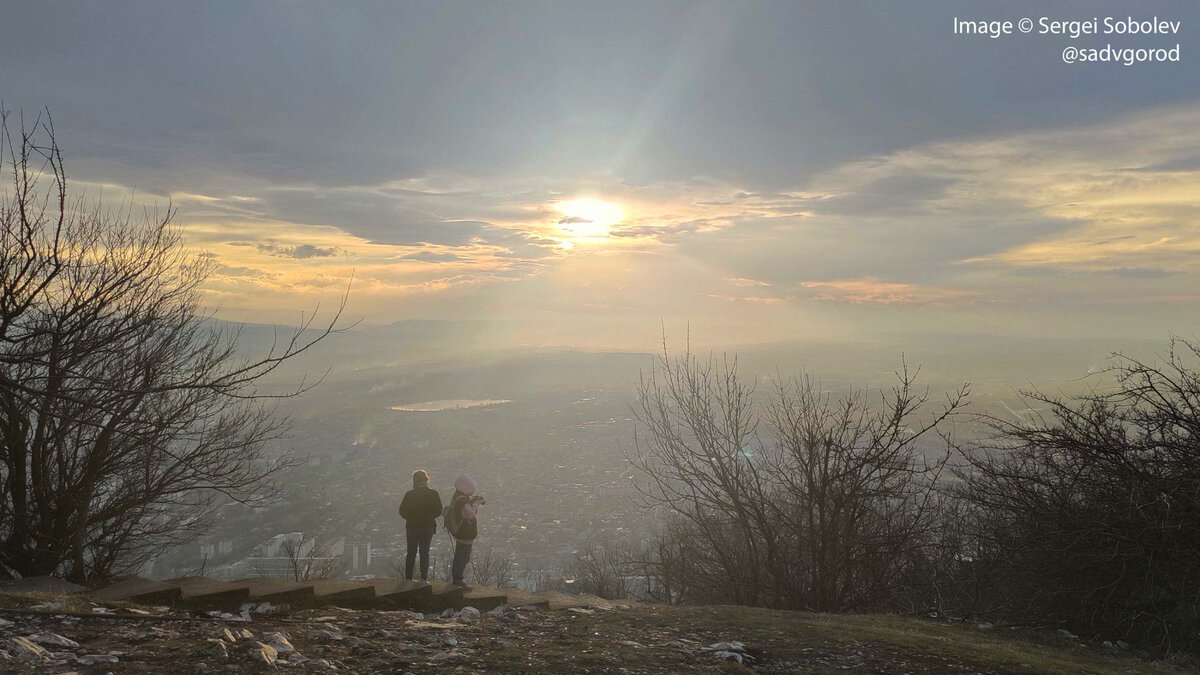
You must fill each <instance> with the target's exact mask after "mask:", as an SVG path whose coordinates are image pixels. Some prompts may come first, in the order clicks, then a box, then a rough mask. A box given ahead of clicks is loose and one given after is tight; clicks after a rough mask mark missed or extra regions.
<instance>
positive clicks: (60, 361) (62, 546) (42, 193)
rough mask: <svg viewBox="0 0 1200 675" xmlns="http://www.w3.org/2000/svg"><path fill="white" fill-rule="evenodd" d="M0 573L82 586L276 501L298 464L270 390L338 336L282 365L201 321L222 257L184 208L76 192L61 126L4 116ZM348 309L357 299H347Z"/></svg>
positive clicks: (279, 357)
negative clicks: (232, 512) (290, 367)
mask: <svg viewBox="0 0 1200 675" xmlns="http://www.w3.org/2000/svg"><path fill="white" fill-rule="evenodd" d="M0 156H2V158H0V162H2V163H0V167H2V169H3V171H4V173H5V174H7V175H9V177H10V179H11V187H10V190H11V191H6V194H5V195H4V199H3V203H2V204H0V240H2V241H0V244H2V247H0V482H2V483H3V487H4V494H3V497H2V498H0V574H3V575H7V576H31V575H39V574H61V575H64V576H66V577H68V578H70V579H73V580H77V581H87V580H92V579H98V578H104V577H107V576H109V575H111V574H113V573H115V572H118V571H121V570H127V569H136V568H137V567H138V566H139V565H140V564H141V563H142V562H143V561H145V560H146V559H148V558H149V557H150V556H152V555H154V554H156V553H157V552H159V551H161V550H163V549H164V548H165V547H167V546H170V545H172V544H176V543H181V542H184V541H188V540H190V539H192V538H194V537H195V536H196V535H197V534H198V533H199V532H201V531H203V530H204V529H205V528H206V527H207V525H208V524H209V522H210V519H211V516H212V515H213V512H214V508H215V506H216V505H217V503H218V497H220V496H222V495H224V498H230V499H235V500H238V501H242V502H245V503H260V502H263V501H264V500H267V499H269V498H271V497H272V496H273V490H274V487H273V485H272V482H271V477H272V476H273V475H274V474H275V473H276V472H277V471H279V470H280V469H282V468H283V467H285V466H288V464H289V458H288V456H287V455H286V454H282V453H280V454H271V453H268V451H267V448H268V445H269V444H270V443H271V442H272V441H275V440H277V439H278V438H280V436H281V435H282V434H283V432H284V430H285V425H284V421H283V420H282V419H280V418H278V417H276V416H275V415H274V414H273V410H272V409H271V408H270V407H269V406H268V405H267V401H266V399H268V398H273V397H281V396H292V395H296V394H298V393H300V392H302V391H304V390H306V389H307V388H308V387H310V386H311V384H310V383H305V382H301V383H300V384H299V385H298V386H297V387H296V388H294V389H290V390H287V391H285V392H283V393H272V394H266V393H264V392H262V391H260V390H259V388H258V387H257V386H256V385H257V384H259V383H260V382H261V380H262V378H263V377H265V376H267V375H268V374H270V373H271V372H272V371H274V370H275V369H276V368H278V366H279V365H281V364H282V363H283V362H285V361H287V360H289V359H292V358H294V357H296V356H298V355H299V354H301V353H303V352H304V351H306V350H307V349H309V348H310V347H311V346H312V345H313V344H315V343H317V342H319V341H320V340H322V339H323V338H325V337H326V336H328V335H329V334H330V333H331V332H333V331H334V325H335V322H336V321H337V317H338V315H340V311H341V309H340V307H339V309H338V310H337V312H335V314H334V317H333V319H332V320H331V321H330V322H329V324H327V325H326V326H325V327H324V328H317V329H315V330H313V328H314V326H313V324H312V321H313V318H312V317H311V316H310V317H308V318H306V319H303V320H302V321H301V325H300V327H299V328H298V329H297V330H296V331H295V332H294V333H293V334H292V335H291V336H290V337H284V339H282V340H277V341H276V344H275V345H274V346H273V347H272V349H271V350H270V351H269V353H267V354H266V355H265V356H262V357H260V358H256V359H248V358H245V357H244V356H242V355H241V354H240V352H239V351H238V349H237V342H238V338H239V335H240V331H236V330H233V331H231V330H228V329H222V328H221V326H220V325H219V324H217V323H215V322H212V321H210V320H209V317H207V316H206V315H205V314H204V313H203V312H202V311H201V286H202V284H203V283H204V282H205V281H206V280H207V279H208V278H209V276H210V275H211V273H212V272H213V270H214V263H213V261H212V260H211V259H208V258H204V257H201V256H198V255H195V254H193V253H191V252H189V251H188V250H187V249H185V248H184V247H183V246H182V243H181V240H180V233H179V230H177V229H176V228H174V227H173V226H172V225H171V221H172V219H173V217H174V215H175V214H174V210H173V209H171V208H167V209H166V210H165V211H164V212H161V213H155V212H146V213H145V214H144V216H143V217H142V218H134V217H133V215H132V213H131V211H132V207H131V206H129V207H126V208H124V209H121V210H118V211H115V212H114V211H108V210H104V209H103V208H102V207H101V206H100V205H98V204H97V205H95V206H92V207H89V206H88V205H87V203H86V202H85V201H84V199H83V198H82V197H76V198H73V197H69V193H68V188H67V181H66V172H65V170H64V168H63V163H62V158H61V155H60V152H59V149H58V146H57V144H56V143H55V138H54V129H53V126H52V125H51V123H50V119H49V116H48V115H43V116H40V117H39V118H38V119H37V120H35V121H34V123H33V124H32V125H31V126H30V127H26V126H25V125H24V124H23V123H22V125H21V129H20V131H19V133H17V132H16V131H15V129H12V128H10V125H9V117H8V115H7V114H3V117H2V119H0ZM343 305H344V298H343Z"/></svg>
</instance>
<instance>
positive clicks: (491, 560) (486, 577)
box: [471, 546, 512, 588]
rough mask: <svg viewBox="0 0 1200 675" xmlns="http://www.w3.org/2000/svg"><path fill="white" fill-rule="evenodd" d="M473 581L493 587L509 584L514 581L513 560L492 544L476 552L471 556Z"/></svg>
mask: <svg viewBox="0 0 1200 675" xmlns="http://www.w3.org/2000/svg"><path fill="white" fill-rule="evenodd" d="M471 581H473V582H474V583H476V584H479V585H481V586H489V587H491V588H502V587H504V586H508V585H509V584H510V583H511V581H512V561H511V560H510V559H509V557H508V556H507V555H504V554H502V553H499V552H497V551H496V550H495V549H494V548H492V547H490V546H489V547H488V548H487V549H485V550H483V551H479V552H475V554H473V555H472V556H471Z"/></svg>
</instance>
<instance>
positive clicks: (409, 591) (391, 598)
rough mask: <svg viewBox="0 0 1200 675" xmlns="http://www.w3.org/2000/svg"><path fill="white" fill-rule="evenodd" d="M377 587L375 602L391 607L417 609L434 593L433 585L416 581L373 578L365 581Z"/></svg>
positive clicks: (378, 604)
mask: <svg viewBox="0 0 1200 675" xmlns="http://www.w3.org/2000/svg"><path fill="white" fill-rule="evenodd" d="M365 583H367V584H370V585H371V586H372V587H374V589H375V604H376V605H377V606H382V607H387V608H389V609H415V608H417V607H419V606H421V604H422V603H423V602H424V601H426V600H428V599H429V598H430V597H431V596H432V595H433V587H432V586H430V585H429V584H422V583H419V582H416V581H401V580H397V579H372V580H370V581H367V582H365Z"/></svg>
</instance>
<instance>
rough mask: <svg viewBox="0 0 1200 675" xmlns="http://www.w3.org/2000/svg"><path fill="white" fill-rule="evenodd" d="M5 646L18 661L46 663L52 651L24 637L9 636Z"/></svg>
mask: <svg viewBox="0 0 1200 675" xmlns="http://www.w3.org/2000/svg"><path fill="white" fill-rule="evenodd" d="M4 647H5V649H6V650H7V651H8V653H9V654H10V655H12V657H13V658H14V659H16V660H18V661H30V662H33V663H44V662H46V661H49V660H50V653H49V652H47V651H46V650H45V649H42V648H41V647H39V646H38V645H36V644H34V643H32V642H30V641H29V640H28V639H26V638H23V637H14V638H9V639H8V640H6V641H5V642H4Z"/></svg>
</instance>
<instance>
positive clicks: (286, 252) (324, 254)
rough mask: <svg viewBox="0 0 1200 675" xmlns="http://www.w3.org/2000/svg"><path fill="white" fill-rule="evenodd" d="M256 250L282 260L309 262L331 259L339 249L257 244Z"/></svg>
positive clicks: (271, 243)
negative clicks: (290, 259)
mask: <svg viewBox="0 0 1200 675" xmlns="http://www.w3.org/2000/svg"><path fill="white" fill-rule="evenodd" d="M254 248H256V249H258V250H259V251H260V252H262V253H266V254H267V255H272V256H276V257H280V258H295V259H297V260H307V259H308V258H329V257H332V256H335V255H337V254H338V249H336V248H333V247H330V248H321V247H319V246H313V245H312V244H297V245H295V246H289V245H287V244H279V243H275V242H267V243H257V244H255V245H254Z"/></svg>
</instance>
